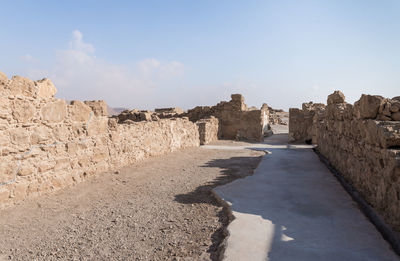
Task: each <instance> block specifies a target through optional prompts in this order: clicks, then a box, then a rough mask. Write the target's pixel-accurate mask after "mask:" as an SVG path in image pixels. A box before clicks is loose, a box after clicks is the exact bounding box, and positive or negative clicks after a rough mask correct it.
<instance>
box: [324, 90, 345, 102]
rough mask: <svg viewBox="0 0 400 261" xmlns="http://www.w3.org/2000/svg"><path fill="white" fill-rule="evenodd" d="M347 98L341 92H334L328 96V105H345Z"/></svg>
mask: <svg viewBox="0 0 400 261" xmlns="http://www.w3.org/2000/svg"><path fill="white" fill-rule="evenodd" d="M344 102H345V97H344V94H343V93H342V92H341V91H334V92H333V93H332V94H330V95H329V96H328V101H327V103H328V105H330V104H335V103H344Z"/></svg>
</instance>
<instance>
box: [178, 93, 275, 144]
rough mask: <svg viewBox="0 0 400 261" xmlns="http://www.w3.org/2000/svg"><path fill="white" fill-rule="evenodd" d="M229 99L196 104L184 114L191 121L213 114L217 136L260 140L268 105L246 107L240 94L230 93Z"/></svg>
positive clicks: (262, 135)
mask: <svg viewBox="0 0 400 261" xmlns="http://www.w3.org/2000/svg"><path fill="white" fill-rule="evenodd" d="M231 98H232V99H231V101H229V102H226V101H222V102H220V103H218V104H217V105H215V106H198V107H195V108H193V109H191V110H189V111H188V112H187V113H186V114H183V115H184V116H187V117H189V119H190V120H191V121H193V122H196V121H198V120H200V119H205V118H209V117H210V116H214V117H216V118H217V119H218V120H219V131H218V133H219V138H221V139H238V140H249V141H261V140H262V139H263V138H264V130H265V129H266V128H265V126H266V125H267V124H268V106H263V107H262V109H260V110H254V109H248V108H247V105H246V104H245V103H244V98H243V96H242V95H240V94H232V95H231Z"/></svg>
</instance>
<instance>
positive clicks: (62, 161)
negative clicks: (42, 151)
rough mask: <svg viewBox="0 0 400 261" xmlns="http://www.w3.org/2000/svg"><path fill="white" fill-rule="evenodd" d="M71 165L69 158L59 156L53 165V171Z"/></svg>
mask: <svg viewBox="0 0 400 261" xmlns="http://www.w3.org/2000/svg"><path fill="white" fill-rule="evenodd" d="M70 167H71V164H70V159H69V158H59V159H56V165H55V166H54V170H55V171H59V170H63V169H69V168H70Z"/></svg>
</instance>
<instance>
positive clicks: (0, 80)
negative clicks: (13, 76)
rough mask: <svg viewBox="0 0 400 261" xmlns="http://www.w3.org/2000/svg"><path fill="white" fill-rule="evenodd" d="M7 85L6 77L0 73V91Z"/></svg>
mask: <svg viewBox="0 0 400 261" xmlns="http://www.w3.org/2000/svg"><path fill="white" fill-rule="evenodd" d="M7 83H8V77H7V75H6V74H5V73H3V72H1V71H0V90H1V89H3V88H4V86H5V85H6V84H7Z"/></svg>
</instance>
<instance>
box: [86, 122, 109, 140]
mask: <svg viewBox="0 0 400 261" xmlns="http://www.w3.org/2000/svg"><path fill="white" fill-rule="evenodd" d="M107 127H108V119H107V118H93V119H92V120H91V121H90V122H89V126H88V130H87V131H88V135H89V136H94V135H101V134H105V133H106V132H107Z"/></svg>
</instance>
